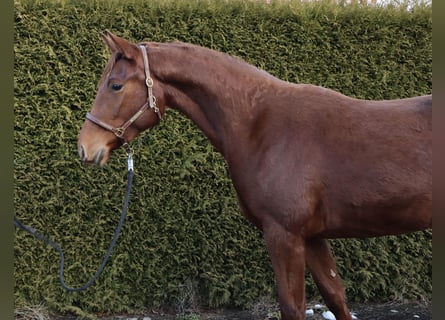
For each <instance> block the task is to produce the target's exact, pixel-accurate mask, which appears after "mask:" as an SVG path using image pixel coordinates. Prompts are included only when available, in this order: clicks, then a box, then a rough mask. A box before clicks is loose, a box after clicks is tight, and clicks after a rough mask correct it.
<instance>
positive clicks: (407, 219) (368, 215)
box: [323, 196, 432, 238]
mask: <svg viewBox="0 0 445 320" xmlns="http://www.w3.org/2000/svg"><path fill="white" fill-rule="evenodd" d="M335 211H336V212H335V214H331V215H327V216H326V224H325V230H324V231H323V236H325V237H327V238H344V237H357V238H366V237H378V236H386V235H399V234H404V233H410V232H415V231H420V230H425V229H428V228H431V227H432V201H431V199H430V198H429V196H416V197H412V198H405V199H398V200H396V199H392V200H391V201H388V203H386V204H382V203H375V204H363V205H360V206H357V205H354V204H352V203H349V204H347V205H342V206H341V207H339V208H336V209H335Z"/></svg>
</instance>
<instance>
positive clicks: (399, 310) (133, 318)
mask: <svg viewBox="0 0 445 320" xmlns="http://www.w3.org/2000/svg"><path fill="white" fill-rule="evenodd" d="M307 307H308V309H312V310H313V311H314V314H313V315H308V316H306V320H326V319H325V318H324V317H323V312H324V311H326V308H325V307H324V306H322V308H321V309H317V308H314V305H311V304H308V306H307ZM349 308H350V310H351V313H352V314H353V315H354V316H355V317H356V319H358V320H432V319H433V314H432V311H433V307H432V304H431V303H419V302H411V303H386V304H358V303H351V304H349ZM99 319H100V320H279V317H278V312H277V310H276V309H273V310H270V309H269V310H268V311H266V310H260V311H258V310H248V311H247V310H246V311H240V310H226V309H224V310H217V311H215V310H212V311H204V310H202V311H195V312H190V313H184V314H182V315H175V314H164V313H162V312H157V311H151V312H147V313H145V314H137V315H114V316H106V317H99ZM51 320H77V318H76V317H60V316H59V317H58V316H52V317H51Z"/></svg>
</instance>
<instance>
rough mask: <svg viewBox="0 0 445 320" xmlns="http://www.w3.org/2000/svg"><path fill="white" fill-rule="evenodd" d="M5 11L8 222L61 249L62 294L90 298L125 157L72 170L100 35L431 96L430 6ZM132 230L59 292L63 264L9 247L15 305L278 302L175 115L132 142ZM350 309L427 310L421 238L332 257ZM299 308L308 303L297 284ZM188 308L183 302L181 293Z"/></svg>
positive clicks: (364, 89)
mask: <svg viewBox="0 0 445 320" xmlns="http://www.w3.org/2000/svg"><path fill="white" fill-rule="evenodd" d="M14 3H15V45H14V53H15V62H14V85H15V90H14V96H15V101H14V102H15V105H14V112H15V131H14V139H15V150H14V152H15V159H14V165H15V170H14V179H15V195H14V206H15V213H16V215H17V216H18V217H20V218H21V219H22V220H23V221H24V222H25V223H26V224H30V225H32V226H33V227H35V228H36V229H38V230H40V231H41V232H42V233H44V234H46V235H48V236H49V237H51V238H52V239H53V240H54V241H56V242H58V243H60V245H61V246H62V247H63V248H64V249H65V254H66V260H67V261H66V263H67V267H66V272H65V278H66V280H67V282H68V284H70V285H73V286H77V285H80V284H83V283H85V282H86V281H87V280H88V278H89V277H90V275H92V274H93V273H94V272H95V270H96V268H97V266H98V264H99V263H100V261H101V259H102V256H103V255H104V253H105V250H106V248H107V246H108V243H109V241H110V240H111V237H112V234H113V232H114V228H115V226H116V224H117V221H118V219H119V211H120V207H121V204H122V201H123V195H124V189H125V183H126V157H125V155H124V153H123V151H117V152H116V153H115V154H114V156H113V157H112V159H111V161H110V163H109V165H108V166H106V167H105V168H102V169H99V168H92V167H85V166H82V165H81V163H80V161H79V159H78V155H77V150H76V139H77V133H78V131H79V129H80V126H81V125H82V122H83V121H84V116H85V113H86V112H87V111H88V110H89V109H90V107H91V105H92V102H93V99H94V96H95V90H96V84H97V82H98V80H99V77H100V76H101V73H102V70H103V67H104V66H105V63H106V61H107V58H108V56H109V53H108V51H107V49H106V48H105V46H104V45H103V43H102V41H101V40H100V38H99V36H98V32H99V31H103V30H104V29H110V30H111V31H113V32H114V33H116V34H118V35H120V36H123V37H126V38H129V39H132V40H134V41H142V40H152V41H169V40H181V41H186V42H192V43H195V44H199V45H203V46H206V47H210V48H213V49H216V50H220V51H224V52H228V53H230V54H233V55H237V56H240V57H242V58H244V59H245V60H246V61H248V62H249V63H252V64H254V65H256V66H258V67H260V68H263V69H265V70H267V71H268V72H270V73H272V74H274V75H275V76H277V77H279V78H281V79H284V80H289V81H292V82H304V83H313V84H317V85H322V86H325V87H329V88H332V89H335V90H338V91H341V92H342V93H344V94H347V95H351V96H356V97H361V98H367V99H390V98H402V97H409V96H415V95H421V94H429V93H430V92H431V88H432V83H431V81H432V80H431V79H432V11H431V7H422V6H415V7H414V8H413V9H411V10H406V8H403V7H386V8H380V7H368V6H360V5H357V6H353V5H340V6H333V5H330V4H327V3H320V2H316V3H310V4H300V3H298V2H290V3H288V4H284V3H281V4H278V3H277V4H272V5H266V4H265V3H264V2H246V1H217V0H214V1H210V0H208V1H143V0H139V1H136V0H135V1H123V0H117V1H105V0H103V1H81V0H78V1H74V0H73V1H68V0H66V1H30V0H29V1H22V0H17V1H15V2H14ZM135 148H136V155H135V167H136V177H135V184H134V189H133V190H134V192H133V195H132V199H131V205H130V210H129V215H128V219H127V221H126V224H125V226H124V228H123V232H122V235H121V236H120V238H119V241H118V245H117V247H116V248H115V250H114V251H113V254H112V257H111V260H110V262H109V263H108V264H107V266H106V268H105V271H104V273H103V274H102V276H101V277H100V278H99V280H98V282H97V283H96V285H95V286H93V287H92V288H90V289H88V290H87V291H85V292H80V293H68V292H65V291H64V290H63V289H62V288H61V287H60V285H59V283H58V277H57V272H58V256H57V254H56V252H54V251H53V250H52V249H51V248H50V247H48V246H44V245H43V244H42V243H39V242H37V241H35V240H34V239H33V238H32V237H31V236H29V235H27V234H26V233H24V232H20V231H17V232H16V238H15V246H14V250H15V273H14V277H15V292H14V296H15V301H16V303H17V304H21V303H31V304H33V303H44V304H45V305H48V306H49V307H50V308H52V309H54V310H58V311H59V312H60V311H63V312H75V313H78V314H81V313H82V312H92V313H95V312H101V313H103V312H119V311H133V312H134V311H135V310H143V309H145V308H152V307H155V308H156V307H171V308H176V309H177V310H179V309H181V308H182V309H183V308H187V307H188V306H189V305H190V304H195V305H201V306H212V307H215V306H239V307H248V306H249V305H251V304H252V303H255V301H257V300H258V299H259V298H260V297H262V296H269V295H271V296H273V295H274V294H275V289H274V280H273V273H272V269H271V266H270V262H269V258H268V255H267V253H266V251H265V248H264V243H263V240H262V237H261V234H260V232H259V231H257V230H256V229H255V228H254V227H252V226H251V225H249V224H248V223H247V222H246V221H245V219H244V218H243V217H242V216H241V215H240V213H239V209H238V206H237V203H236V199H235V194H234V190H233V188H232V186H231V183H230V180H229V179H228V175H227V168H226V165H225V163H224V161H223V159H222V157H221V156H220V155H219V154H218V153H216V152H215V150H214V149H213V147H212V146H211V145H210V144H209V142H208V141H207V140H206V139H205V137H204V136H203V135H202V134H201V133H200V132H199V131H198V130H197V128H196V127H195V126H194V125H193V124H192V123H191V122H190V121H189V120H188V119H186V118H184V117H183V116H182V115H180V114H179V113H176V112H169V114H168V116H167V117H166V119H165V121H163V122H162V124H161V125H160V126H159V127H158V128H157V129H156V130H154V131H153V132H152V133H151V134H150V135H149V136H145V137H143V138H141V139H139V140H138V142H136V146H135ZM331 244H332V247H333V249H334V252H335V255H336V257H337V261H338V266H339V269H340V271H341V275H342V277H343V279H344V282H345V286H346V288H347V294H348V298H349V300H350V301H362V302H363V301H390V300H395V299H419V298H426V299H429V298H430V297H431V293H432V233H431V232H430V231H426V232H419V233H415V234H412V235H406V236H402V237H385V238H378V239H366V240H355V239H349V240H335V241H332V242H331ZM307 292H308V299H319V296H318V293H317V291H316V289H315V288H314V285H313V283H312V280H311V279H310V277H307ZM192 293H193V294H192Z"/></svg>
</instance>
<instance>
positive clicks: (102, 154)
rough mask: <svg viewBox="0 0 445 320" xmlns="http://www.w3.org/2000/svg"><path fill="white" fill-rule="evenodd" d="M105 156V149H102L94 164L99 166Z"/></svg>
mask: <svg viewBox="0 0 445 320" xmlns="http://www.w3.org/2000/svg"><path fill="white" fill-rule="evenodd" d="M104 154H105V152H104V149H100V150H99V152H98V153H97V154H96V156H95V157H94V162H95V163H96V164H97V165H100V162H101V161H102V158H103V157H104Z"/></svg>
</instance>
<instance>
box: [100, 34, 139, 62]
mask: <svg viewBox="0 0 445 320" xmlns="http://www.w3.org/2000/svg"><path fill="white" fill-rule="evenodd" d="M100 35H101V37H102V39H103V40H104V42H105V44H106V45H107V46H108V48H109V49H110V50H111V52H113V53H115V52H116V53H120V54H122V55H123V56H124V57H125V58H127V59H135V58H136V56H137V54H138V53H139V50H138V47H137V46H136V45H135V44H134V43H131V42H130V41H128V40H125V39H123V38H121V37H118V36H116V35H114V34H112V33H111V32H110V31H109V30H105V31H104V32H102V33H100Z"/></svg>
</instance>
